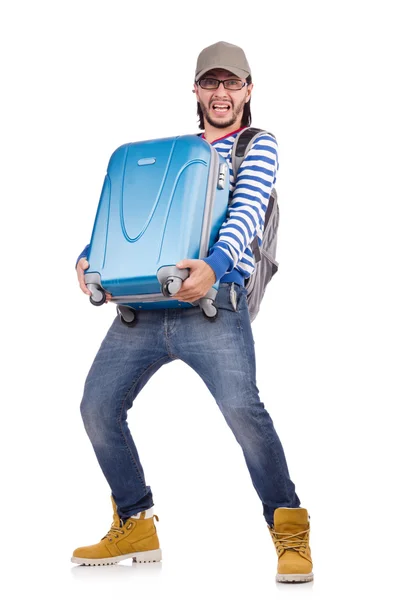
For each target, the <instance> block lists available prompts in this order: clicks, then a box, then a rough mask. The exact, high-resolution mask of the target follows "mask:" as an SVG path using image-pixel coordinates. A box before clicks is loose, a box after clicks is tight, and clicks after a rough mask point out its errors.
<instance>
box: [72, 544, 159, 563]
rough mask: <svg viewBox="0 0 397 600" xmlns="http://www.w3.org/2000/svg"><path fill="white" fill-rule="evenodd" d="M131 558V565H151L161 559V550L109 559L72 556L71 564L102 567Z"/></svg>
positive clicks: (132, 553) (133, 553)
mask: <svg viewBox="0 0 397 600" xmlns="http://www.w3.org/2000/svg"><path fill="white" fill-rule="evenodd" d="M127 558H132V562H133V563H151V562H159V561H160V560H161V559H162V555H161V549H160V548H158V550H147V551H146V552H131V553H130V554H121V555H120V556H109V558H81V557H80V556H72V558H71V559H70V560H71V561H72V563H76V564H78V565H87V566H88V567H102V566H105V565H114V564H117V563H118V562H120V561H121V560H126V559H127Z"/></svg>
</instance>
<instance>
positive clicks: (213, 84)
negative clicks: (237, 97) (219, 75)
mask: <svg viewBox="0 0 397 600" xmlns="http://www.w3.org/2000/svg"><path fill="white" fill-rule="evenodd" d="M221 83H223V87H224V88H225V90H231V91H237V90H241V89H243V87H244V86H245V85H247V82H246V81H241V79H214V78H213V77H204V79H200V81H199V82H198V84H199V86H200V87H201V88H203V90H217V89H218V87H219V86H220V84H221Z"/></svg>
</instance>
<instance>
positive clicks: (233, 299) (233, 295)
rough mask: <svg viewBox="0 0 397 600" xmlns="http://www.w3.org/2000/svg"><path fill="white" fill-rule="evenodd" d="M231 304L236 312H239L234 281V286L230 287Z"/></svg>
mask: <svg viewBox="0 0 397 600" xmlns="http://www.w3.org/2000/svg"><path fill="white" fill-rule="evenodd" d="M230 302H231V303H232V306H233V308H234V310H235V311H236V312H237V293H236V290H235V288H234V281H233V282H232V285H231V286H230Z"/></svg>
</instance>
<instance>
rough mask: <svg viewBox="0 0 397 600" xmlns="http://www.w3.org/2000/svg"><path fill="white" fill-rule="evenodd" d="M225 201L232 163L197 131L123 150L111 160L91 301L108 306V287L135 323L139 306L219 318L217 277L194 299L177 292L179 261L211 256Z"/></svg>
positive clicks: (181, 275)
mask: <svg viewBox="0 0 397 600" xmlns="http://www.w3.org/2000/svg"><path fill="white" fill-rule="evenodd" d="M228 199H229V169H228V165H227V163H226V161H225V159H224V158H222V157H221V156H220V155H219V153H218V152H217V151H216V150H215V149H214V148H213V147H212V146H211V145H210V144H209V143H208V142H207V141H206V140H204V139H202V138H201V137H198V136H197V135H183V136H177V137H172V138H164V139H158V140H148V141H142V142H136V143H130V144H124V145H123V146H121V147H120V148H118V149H117V150H116V151H115V152H114V153H113V154H112V156H111V158H110V161H109V165H108V169H107V174H106V177H105V181H104V184H103V188H102V193H101V197H100V201H99V205H98V210H97V214H96V218H95V223H94V227H93V231H92V236H91V242H90V250H89V254H88V256H87V260H88V262H89V265H90V266H89V268H88V269H87V271H86V272H85V281H86V284H87V287H88V288H89V289H90V290H91V292H92V296H90V301H91V302H92V304H94V305H97V306H99V305H101V304H103V303H104V302H105V291H107V292H109V293H110V294H112V299H111V301H112V302H115V303H116V304H117V305H118V310H119V312H120V313H121V316H122V319H123V321H124V322H125V323H126V324H130V325H132V324H134V322H135V321H136V309H143V310H147V309H148V310H153V309H159V308H180V307H186V308H191V306H192V305H200V307H201V308H202V310H203V312H204V315H205V316H206V317H208V318H209V319H213V318H215V317H216V313H217V310H216V307H215V306H214V305H213V301H214V300H215V298H216V294H217V290H218V287H219V280H218V281H217V282H216V283H215V284H214V285H213V286H212V287H211V289H210V290H209V291H208V292H207V294H206V296H205V298H201V299H200V300H198V301H196V302H193V303H189V302H181V301H179V300H177V299H173V298H172V296H173V295H174V294H176V293H177V292H178V290H179V289H180V287H181V285H182V283H183V281H184V280H185V279H186V278H187V277H188V276H189V269H178V267H176V263H177V262H178V261H179V260H182V259H183V258H192V259H195V258H196V259H199V258H205V257H206V256H208V251H209V249H210V248H211V247H212V246H213V244H214V243H215V242H216V241H217V239H218V235H219V229H220V227H221V225H222V223H223V222H224V221H225V219H226V215H227V208H228Z"/></svg>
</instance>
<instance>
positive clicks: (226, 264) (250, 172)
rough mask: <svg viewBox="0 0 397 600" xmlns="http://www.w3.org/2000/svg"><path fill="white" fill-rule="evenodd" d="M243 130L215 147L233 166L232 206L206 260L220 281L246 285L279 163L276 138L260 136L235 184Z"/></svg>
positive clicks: (253, 265)
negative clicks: (234, 154)
mask: <svg viewBox="0 0 397 600" xmlns="http://www.w3.org/2000/svg"><path fill="white" fill-rule="evenodd" d="M239 131H241V129H238V130H237V131H234V132H233V133H231V134H229V135H227V136H225V137H223V138H219V139H217V140H215V141H213V142H212V144H211V145H212V146H214V148H215V149H216V150H217V151H218V152H219V154H220V155H221V156H223V157H224V158H225V159H226V160H227V162H228V165H229V173H230V189H229V198H230V204H229V207H228V211H227V215H226V220H225V221H224V223H223V224H222V226H221V228H220V230H219V235H218V238H217V241H216V243H215V244H214V245H213V246H212V248H210V250H209V253H208V256H207V257H206V258H204V259H203V260H204V261H205V262H206V263H207V264H208V265H210V267H211V268H212V269H213V271H214V272H215V275H216V281H218V279H219V280H220V282H226V281H235V282H236V283H239V284H240V285H244V280H245V279H247V278H248V277H249V276H250V275H252V273H253V272H254V270H255V258H254V256H253V253H252V250H251V246H250V244H251V242H252V241H253V240H254V238H255V236H257V237H258V244H259V247H260V246H261V245H262V229H263V225H264V221H265V212H266V209H267V205H268V201H269V198H270V194H271V191H272V188H273V186H274V185H275V183H276V178H277V171H278V168H279V163H278V152H277V150H278V147H277V142H276V140H275V138H274V137H273V136H271V135H270V134H263V135H260V136H259V137H258V138H257V139H256V140H255V143H254V144H253V145H252V148H251V149H250V151H249V152H248V153H247V156H246V157H245V158H244V160H243V162H242V163H241V166H240V169H239V171H238V173H237V178H236V181H235V180H234V177H233V169H232V159H231V153H232V147H233V143H234V140H235V139H236V136H237V134H238V132H239ZM88 251H89V244H88V245H87V246H86V247H85V248H84V250H83V252H82V253H81V254H80V256H79V257H78V259H77V262H78V261H79V260H80V258H83V257H84V258H86V257H87V255H88ZM183 258H186V257H183V256H182V257H181V260H182V259H183ZM77 262H76V264H77Z"/></svg>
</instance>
